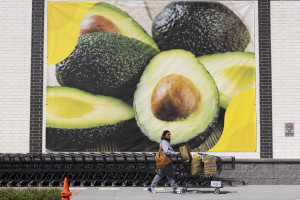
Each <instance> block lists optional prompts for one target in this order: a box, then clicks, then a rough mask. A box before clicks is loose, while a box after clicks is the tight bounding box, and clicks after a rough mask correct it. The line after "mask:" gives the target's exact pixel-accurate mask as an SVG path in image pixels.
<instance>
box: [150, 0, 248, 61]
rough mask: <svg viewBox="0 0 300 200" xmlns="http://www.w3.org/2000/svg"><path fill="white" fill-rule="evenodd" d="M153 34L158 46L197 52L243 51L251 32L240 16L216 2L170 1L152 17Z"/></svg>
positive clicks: (197, 54)
mask: <svg viewBox="0 0 300 200" xmlns="http://www.w3.org/2000/svg"><path fill="white" fill-rule="evenodd" d="M152 35H153V38H154V40H155V42H156V43H157V45H158V47H159V48H160V50H162V51H163V50H170V49H184V50H187V51H191V52H192V53H194V54H195V55H196V56H201V55H206V54H214V53H223V52H228V51H244V50H245V48H246V47H247V45H248V43H249V41H250V34H249V32H248V29H247V27H246V26H245V24H244V23H243V22H242V21H241V19H240V18H239V17H238V16H237V15H235V14H234V13H233V12H232V11H231V10H230V9H229V8H227V7H226V6H225V5H223V4H221V3H217V2H173V3H171V4H169V5H168V6H166V7H165V8H164V10H162V11H161V13H160V14H158V16H157V17H156V18H155V20H154V21H153V25H152Z"/></svg>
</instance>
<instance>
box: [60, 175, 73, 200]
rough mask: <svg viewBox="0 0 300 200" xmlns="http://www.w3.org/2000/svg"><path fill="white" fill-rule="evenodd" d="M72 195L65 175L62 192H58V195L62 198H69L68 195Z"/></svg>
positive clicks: (65, 199)
mask: <svg viewBox="0 0 300 200" xmlns="http://www.w3.org/2000/svg"><path fill="white" fill-rule="evenodd" d="M71 195H72V192H70V190H69V184H68V179H67V177H66V178H65V180H64V187H63V191H62V193H60V196H62V200H70V196H71Z"/></svg>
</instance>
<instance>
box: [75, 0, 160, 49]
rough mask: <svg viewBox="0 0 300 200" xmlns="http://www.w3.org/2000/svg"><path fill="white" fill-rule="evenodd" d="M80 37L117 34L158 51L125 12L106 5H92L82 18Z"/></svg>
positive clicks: (152, 41)
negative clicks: (94, 33)
mask: <svg viewBox="0 0 300 200" xmlns="http://www.w3.org/2000/svg"><path fill="white" fill-rule="evenodd" d="M79 32H80V35H83V34H85V33H91V32H110V33H118V34H121V35H124V36H127V37H129V38H134V39H137V40H140V41H142V42H144V43H146V44H149V45H150V46H152V47H153V48H155V49H157V50H158V47H157V45H156V43H155V42H154V40H153V39H152V38H151V36H150V35H148V34H147V33H146V31H145V30H144V29H143V28H142V27H141V26H140V25H139V24H138V23H137V22H136V21H135V20H134V19H133V18H132V17H130V16H129V15H128V14H127V13H126V12H124V11H122V10H121V9H119V8H117V7H115V6H112V5H110V4H108V3H104V2H99V3H96V4H95V5H93V6H92V7H91V8H90V9H89V10H88V11H87V12H86V13H85V15H84V16H83V19H82V22H81V25H80V31H79Z"/></svg>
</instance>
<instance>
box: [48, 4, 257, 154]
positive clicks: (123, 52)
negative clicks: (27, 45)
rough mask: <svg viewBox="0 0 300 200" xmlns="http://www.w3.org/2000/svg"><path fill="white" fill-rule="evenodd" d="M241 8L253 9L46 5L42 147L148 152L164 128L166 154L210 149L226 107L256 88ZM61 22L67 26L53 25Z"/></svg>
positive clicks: (247, 26) (248, 20) (248, 27)
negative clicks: (185, 149) (46, 61)
mask: <svg viewBox="0 0 300 200" xmlns="http://www.w3.org/2000/svg"><path fill="white" fill-rule="evenodd" d="M241 5H243V6H244V5H246V7H245V10H246V8H247V9H248V11H249V10H251V9H249V8H250V7H251V6H252V7H254V6H253V4H251V5H250V3H243V4H237V3H232V2H231V3H228V2H227V3H218V2H215V1H211V2H205V1H198V2H191V1H182V2H181V1H175V2H166V1H164V2H155V1H152V2H151V1H148V2H130V1H129V2H126V1H121V2H109V3H105V2H78V3H74V2H72V3H68V2H66V3H63V4H62V3H53V5H52V7H49V9H52V11H51V12H49V13H50V14H51V13H52V18H53V19H55V20H54V21H53V22H52V25H53V24H55V26H54V25H53V26H52V29H47V30H48V32H47V34H49V35H51V36H52V37H49V40H48V39H47V44H48V45H47V47H49V52H50V53H51V55H50V54H49V56H50V57H51V56H52V57H51V62H50V63H51V64H49V65H48V66H47V89H46V92H47V96H46V117H47V118H46V149H47V151H62V152H74V151H75V152H115V151H118V152H153V151H157V147H158V144H159V142H160V140H161V135H162V132H163V131H164V130H169V131H170V132H171V135H172V138H171V144H172V146H173V148H174V149H175V150H178V147H179V146H180V145H182V144H189V145H190V147H191V149H192V151H201V152H206V151H209V149H211V148H212V147H213V146H214V145H215V144H216V143H217V142H218V140H219V138H220V137H221V136H222V133H223V130H224V127H227V129H228V127H229V126H228V125H226V124H224V116H225V115H226V114H227V116H230V118H232V119H231V121H234V120H238V119H235V116H239V115H236V114H235V113H233V112H231V113H230V112H227V107H228V108H230V107H232V105H231V106H230V103H231V102H233V101H234V99H236V96H238V95H239V94H240V93H242V92H243V91H245V90H248V89H250V88H254V87H255V65H254V63H255V56H254V53H252V52H253V51H254V40H253V36H254V35H253V34H252V31H250V32H249V30H253V27H252V26H251V25H253V23H252V21H253V19H252V18H253V17H252V16H253V13H251V12H250V13H249V15H247V12H240V11H241V10H240V9H241V7H243V6H241ZM66 6H67V7H68V8H67V9H65V7H66ZM58 8H59V9H58ZM72 8H74V11H73V10H72ZM75 8H76V9H75ZM62 11H64V13H61V12H62ZM50 14H49V18H48V20H51V17H50ZM55 14H56V15H55ZM57 14H58V15H59V16H60V17H56V16H57ZM64 15H65V16H64ZM62 16H63V17H66V19H65V21H66V22H68V24H63V23H62V24H61V25H60V23H59V19H60V18H62ZM67 19H68V20H67ZM251 20H252V21H251ZM54 22H55V23H54ZM49 24H51V23H49ZM61 26H63V28H61ZM51 31H52V32H51ZM53 31H54V32H53ZM61 35H63V36H61ZM67 36H69V37H70V40H69V38H68V37H67ZM57 37H59V38H60V37H61V38H60V40H57ZM50 39H51V40H50ZM62 40H64V41H66V43H67V44H66V45H65V46H68V45H69V46H68V51H66V52H67V53H65V54H64V56H63V57H62V56H57V55H60V54H61V53H60V52H64V51H63V50H64V48H63V47H65V46H63V45H61V42H60V43H59V44H60V45H58V44H57V41H62ZM70 41H71V42H70ZM244 51H249V52H244ZM47 52H48V49H47ZM53 52H55V53H53ZM47 56H48V54H47ZM54 61H55V62H54ZM245 99H246V98H245ZM237 112H238V110H237ZM232 113H233V114H232ZM228 118H229V117H227V119H228ZM226 123H228V120H227V122H226ZM249 132H251V134H252V132H253V131H252V129H251V131H249ZM249 135H250V134H249ZM223 138H224V137H223ZM237 140H238V139H237ZM208 143H209V144H208Z"/></svg>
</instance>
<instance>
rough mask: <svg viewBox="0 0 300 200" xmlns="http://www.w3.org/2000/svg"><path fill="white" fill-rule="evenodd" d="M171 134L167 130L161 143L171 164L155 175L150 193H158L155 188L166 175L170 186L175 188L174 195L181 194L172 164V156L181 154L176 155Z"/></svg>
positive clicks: (149, 189)
mask: <svg viewBox="0 0 300 200" xmlns="http://www.w3.org/2000/svg"><path fill="white" fill-rule="evenodd" d="M170 141H171V133H170V131H168V130H165V131H164V132H163V134H162V136H161V141H160V143H159V144H160V145H161V147H162V150H163V152H164V153H165V154H166V156H168V157H169V158H170V161H171V163H170V164H168V165H167V166H166V167H165V168H163V169H159V170H158V171H157V174H156V175H155V177H154V179H153V181H152V183H151V185H150V187H149V188H148V191H150V192H152V193H157V192H156V191H155V187H156V185H157V184H158V182H159V181H160V180H161V179H162V178H163V177H164V176H165V175H166V176H167V178H168V181H169V183H170V185H171V186H172V187H173V193H174V194H178V193H180V190H179V189H178V188H177V185H176V183H175V176H174V171H173V164H172V156H173V155H177V154H179V153H176V152H175V151H174V150H173V148H172V146H171V144H170Z"/></svg>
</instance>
